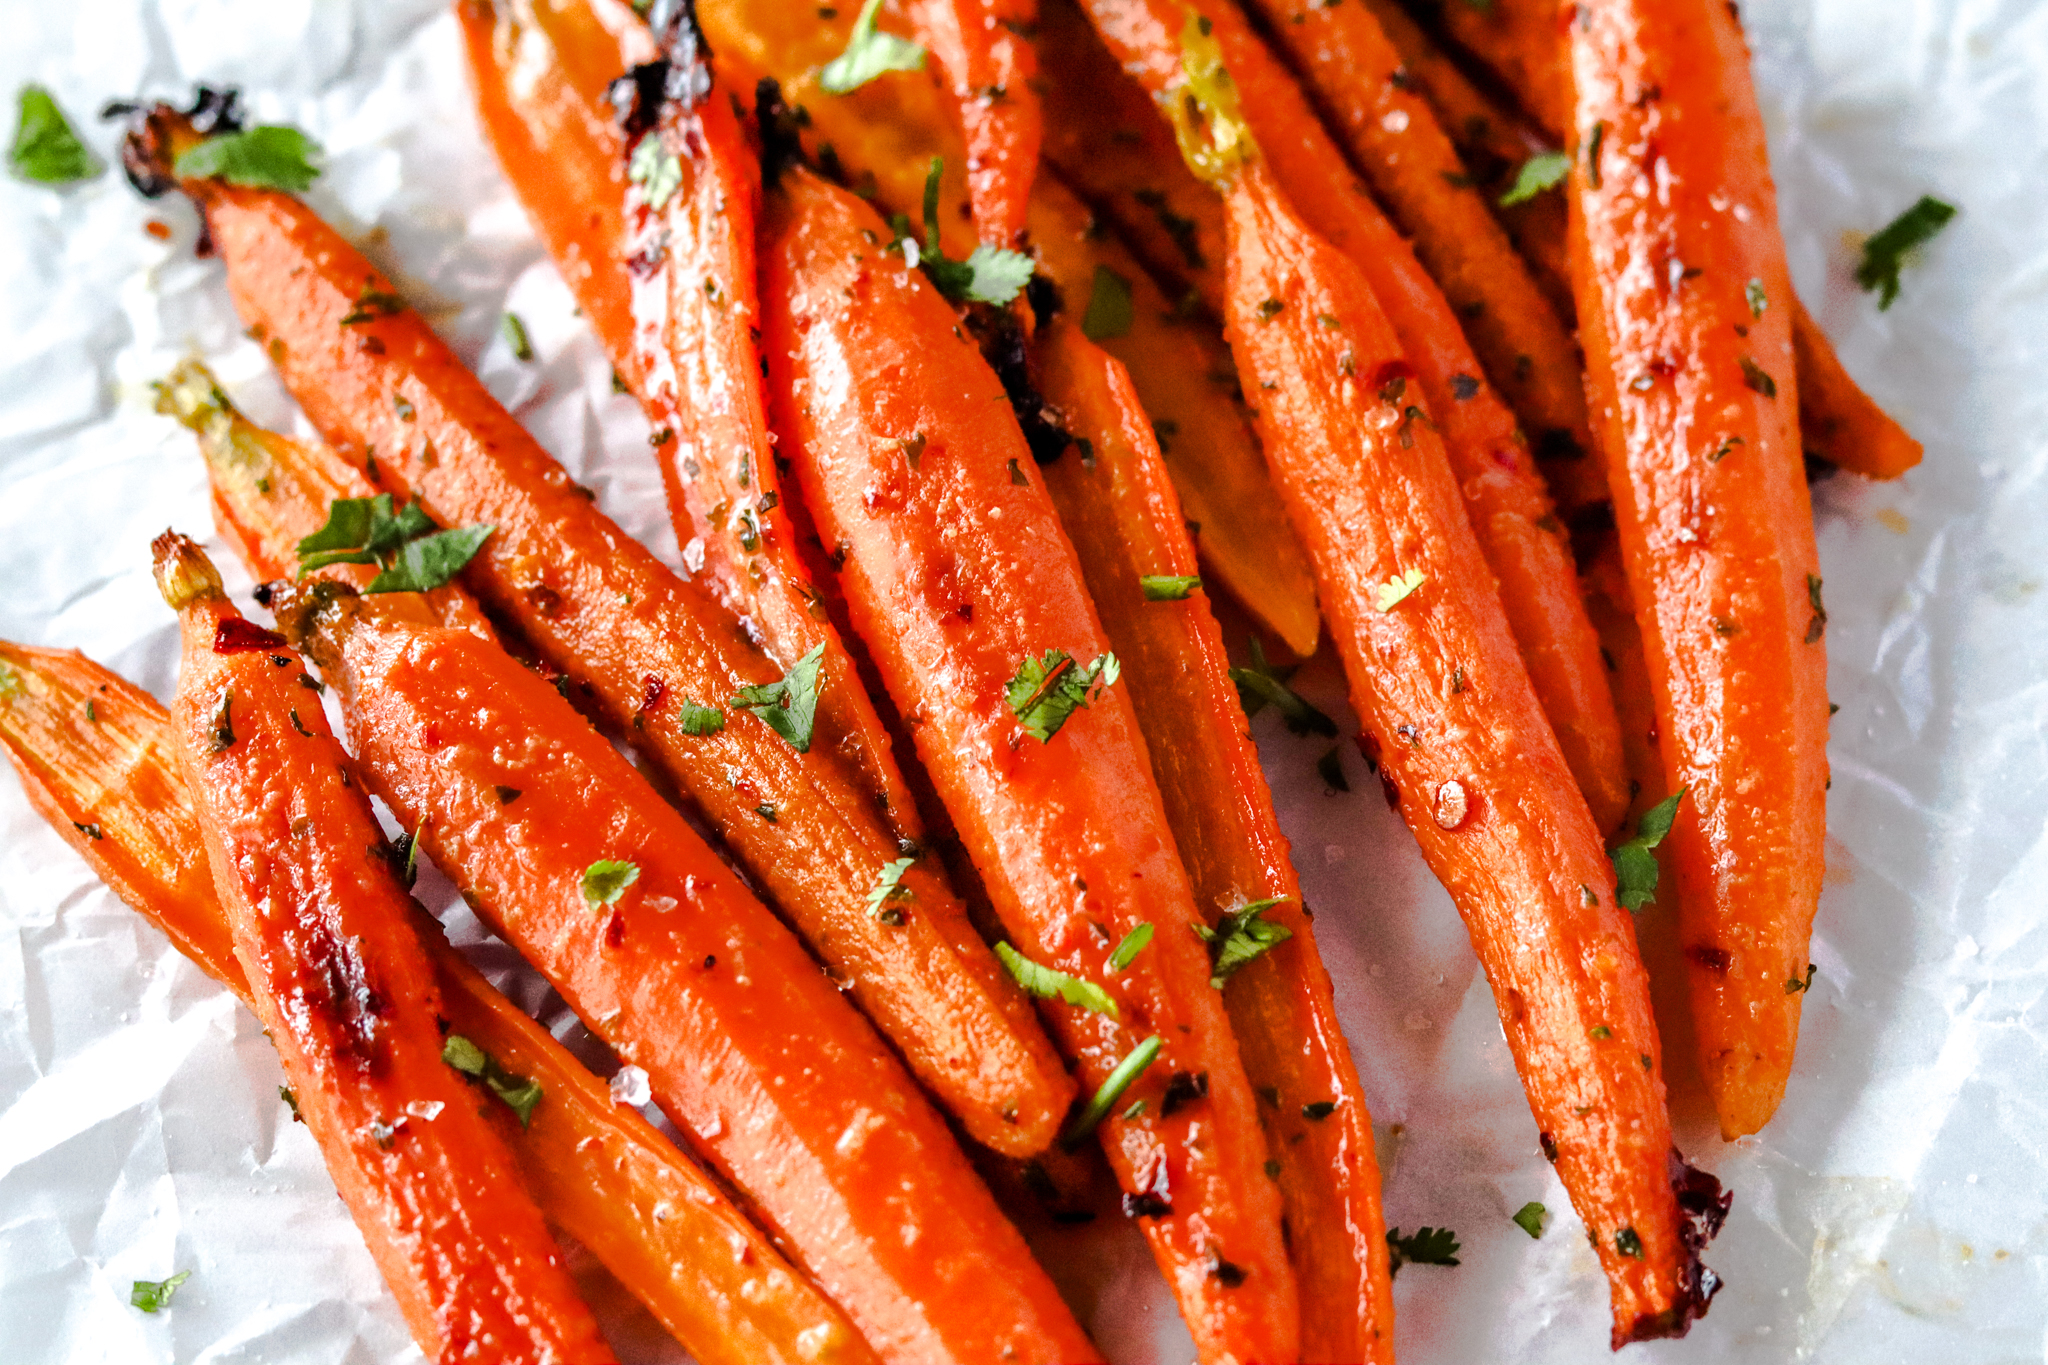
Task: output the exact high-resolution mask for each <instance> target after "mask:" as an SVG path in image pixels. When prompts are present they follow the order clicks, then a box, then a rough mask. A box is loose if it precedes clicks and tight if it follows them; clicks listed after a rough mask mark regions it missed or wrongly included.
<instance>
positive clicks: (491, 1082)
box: [441, 1033, 543, 1128]
mask: <svg viewBox="0 0 2048 1365" xmlns="http://www.w3.org/2000/svg"><path fill="white" fill-rule="evenodd" d="M441 1060H442V1061H444V1062H446V1063H447V1064H448V1065H450V1066H452V1067H454V1068H455V1069H456V1070H457V1071H460V1072H461V1073H462V1074H463V1075H465V1076H467V1077H469V1078H470V1079H471V1080H473V1081H482V1082H483V1083H484V1087H485V1088H486V1089H488V1090H489V1091H490V1092H491V1093H492V1094H493V1095H496V1096H497V1097H498V1098H499V1099H500V1100H503V1101H504V1102H505V1105H506V1107H507V1108H509V1109H510V1110H511V1111H512V1112H513V1113H515V1114H517V1115H519V1126H520V1127H521V1128H526V1127H529V1126H531V1124H532V1123H533V1110H534V1107H535V1106H536V1105H538V1104H539V1103H540V1101H541V1095H542V1093H543V1092H542V1090H541V1085H540V1082H539V1081H536V1080H534V1079H533V1078H532V1077H530V1076H515V1075H513V1074H512V1073H511V1072H509V1071H507V1070H506V1069H505V1068H504V1067H502V1066H500V1065H498V1060H497V1058H495V1057H493V1056H491V1054H490V1053H488V1052H485V1051H484V1050H483V1049H482V1048H480V1047H478V1046H477V1045H476V1044H475V1043H472V1042H471V1041H470V1040H469V1039H467V1038H465V1037H463V1036H462V1035H461V1034H459V1033H451V1034H449V1035H448V1039H447V1041H446V1042H444V1043H442V1044H441Z"/></svg>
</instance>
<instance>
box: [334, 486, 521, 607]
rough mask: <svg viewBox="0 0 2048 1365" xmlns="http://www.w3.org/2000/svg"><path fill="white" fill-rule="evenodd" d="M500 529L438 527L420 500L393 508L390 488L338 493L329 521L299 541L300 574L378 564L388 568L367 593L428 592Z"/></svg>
mask: <svg viewBox="0 0 2048 1365" xmlns="http://www.w3.org/2000/svg"><path fill="white" fill-rule="evenodd" d="M496 529H497V528H496V527H494V526H492V525H490V524H488V523H486V524H484V525H480V526H465V527H462V528H460V529H458V530H453V531H441V530H436V529H435V527H434V523H433V520H432V518H430V517H428V516H427V514H426V513H425V512H423V511H421V510H420V506H419V504H418V503H416V502H409V503H407V504H406V505H405V509H404V510H403V511H399V512H394V511H393V510H392V506H391V495H390V494H389V493H379V494H378V495H377V496H376V497H374V498H336V499H335V500H334V502H333V503H332V504H331V505H330V506H329V507H328V509H327V524H326V525H325V526H323V527H321V528H320V529H319V530H317V531H315V532H314V533H313V534H312V535H310V536H307V537H306V538H305V539H304V540H301V541H300V542H299V577H301V578H304V577H305V576H306V575H307V574H309V573H311V572H312V571H313V570H315V569H320V568H325V567H326V566H327V565H329V564H376V565H379V566H381V567H382V569H383V572H382V573H380V574H378V575H377V576H376V577H375V578H373V579H371V580H370V585H369V586H368V587H367V588H365V589H363V591H364V592H429V591H432V590H433V589H435V588H438V587H441V586H443V585H444V584H446V583H447V582H449V581H450V580H451V579H453V578H454V577H455V575H456V574H458V573H461V572H462V569H463V566H464V565H466V564H468V563H469V561H470V560H472V559H474V558H476V552H477V551H478V550H480V549H482V548H483V543H484V541H485V540H486V539H487V538H489V536H490V534H491V532H492V531H494V530H496Z"/></svg>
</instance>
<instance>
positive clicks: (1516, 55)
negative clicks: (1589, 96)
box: [1436, 0, 1583, 137]
mask: <svg viewBox="0 0 2048 1365" xmlns="http://www.w3.org/2000/svg"><path fill="white" fill-rule="evenodd" d="M1581 13H1582V14H1583V11H1581ZM1436 19H1437V22H1438V23H1439V24H1441V25H1442V27H1443V31H1444V33H1445V35H1446V36H1448V37H1449V38H1450V40H1451V41H1452V42H1454V43H1456V44H1457V45H1458V46H1459V47H1461V48H1463V49H1464V50H1465V51H1466V52H1467V53H1469V54H1470V55H1471V56H1473V57H1474V58H1476V59H1477V60H1478V61H1479V63H1480V64H1481V65H1483V66H1485V67H1487V68H1489V69H1490V70H1492V71H1493V72H1494V73H1495V74H1496V75H1498V76H1499V77H1500V80H1501V83H1502V84H1503V85H1504V86H1505V87H1506V88H1507V89H1508V91H1509V92H1510V93H1511V94H1513V95H1514V97H1515V98H1516V99H1517V100H1519V101H1520V102H1521V105H1522V108H1523V109H1524V110H1525V111H1526V112H1527V113H1528V115H1529V117H1530V118H1532V119H1534V120H1536V123H1537V125H1538V126H1539V127H1542V128H1544V129H1546V130H1548V131H1549V133H1550V134H1551V136H1553V137H1560V136H1562V135H1563V133H1564V130H1565V129H1567V128H1569V127H1571V126H1572V124H1571V114H1572V80H1571V71H1570V68H1569V67H1568V66H1567V64H1566V60H1565V50H1564V44H1563V43H1562V42H1560V41H1559V34H1561V33H1562V32H1563V31H1564V29H1565V28H1567V27H1568V26H1569V25H1568V24H1567V23H1566V22H1565V21H1564V19H1563V18H1562V16H1561V14H1560V11H1559V9H1558V7H1557V6H1556V5H1555V4H1553V3H1552V0H1491V3H1489V4H1488V5H1487V6H1486V8H1485V11H1484V12H1481V11H1480V10H1479V9H1478V8H1476V7H1474V6H1471V5H1441V6H1438V7H1437V8H1436Z"/></svg>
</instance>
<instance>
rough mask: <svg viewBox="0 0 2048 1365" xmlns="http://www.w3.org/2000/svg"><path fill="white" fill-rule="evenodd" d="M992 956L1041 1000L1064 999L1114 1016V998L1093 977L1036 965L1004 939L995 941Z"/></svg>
mask: <svg viewBox="0 0 2048 1365" xmlns="http://www.w3.org/2000/svg"><path fill="white" fill-rule="evenodd" d="M996 956H997V957H999V958H1001V959H1002V960H1003V966H1005V967H1007V968H1009V971H1010V975H1011V977H1012V978H1014V979H1015V980H1016V982H1017V984H1018V985H1020V986H1022V987H1023V988H1024V989H1025V991H1026V992H1027V993H1029V994H1031V995H1035V996H1037V997H1038V998H1039V999H1041V1000H1064V1001H1066V1002H1067V1003H1068V1004H1069V1005H1076V1006H1079V1007H1080V1008H1081V1009H1084V1010H1093V1011H1094V1012H1095V1013H1097V1014H1106V1015H1108V1016H1109V1017H1110V1018H1112V1019H1114V1018H1116V1017H1117V1010H1116V1001H1114V1000H1112V999H1110V998H1109V992H1108V991H1105V990H1104V989H1102V987H1100V986H1098V985H1096V984H1095V983H1094V982H1093V981H1089V980H1086V979H1084V978H1082V977H1078V976H1070V975H1068V974H1067V973H1066V972H1063V971H1060V970H1058V969H1057V968H1054V967H1044V966H1040V965H1039V964H1038V963H1036V962H1033V961H1032V960H1031V959H1030V958H1028V957H1026V956H1024V954H1022V953H1020V952H1018V951H1017V950H1016V949H1015V948H1012V947H1011V946H1010V945H1009V944H1007V943H998V944H997V945H996Z"/></svg>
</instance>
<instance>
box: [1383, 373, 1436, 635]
mask: <svg viewBox="0 0 2048 1365" xmlns="http://www.w3.org/2000/svg"><path fill="white" fill-rule="evenodd" d="M1409 411H1411V412H1412V411H1414V409H1412V408H1411V409H1409ZM1428 581H1429V579H1428V577H1427V576H1426V575H1425V574H1424V573H1423V572H1422V570H1420V569H1404V570H1403V571H1402V572H1400V573H1398V574H1395V575H1394V576H1393V577H1392V578H1389V579H1388V580H1387V581H1386V582H1384V583H1382V584H1380V585H1379V587H1378V588H1377V589H1375V590H1374V592H1373V605H1374V606H1375V607H1378V608H1379V609H1380V610H1381V611H1382V612H1389V611H1392V610H1393V609H1394V608H1395V607H1397V606H1399V605H1400V604H1401V603H1403V602H1405V601H1407V600H1408V599H1409V598H1410V597H1412V596H1414V595H1415V590H1416V589H1417V588H1420V587H1421V586H1422V585H1423V584H1424V583H1427V582H1428Z"/></svg>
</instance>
